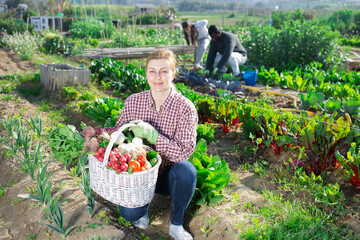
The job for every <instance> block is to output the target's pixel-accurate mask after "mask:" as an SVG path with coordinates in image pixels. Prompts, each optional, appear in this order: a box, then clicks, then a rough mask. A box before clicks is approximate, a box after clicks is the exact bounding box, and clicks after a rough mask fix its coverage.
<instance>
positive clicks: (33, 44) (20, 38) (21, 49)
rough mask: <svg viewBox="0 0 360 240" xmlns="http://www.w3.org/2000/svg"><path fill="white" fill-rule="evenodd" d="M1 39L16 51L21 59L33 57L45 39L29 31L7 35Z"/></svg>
mask: <svg viewBox="0 0 360 240" xmlns="http://www.w3.org/2000/svg"><path fill="white" fill-rule="evenodd" d="M1 41H2V42H3V44H4V45H5V46H6V47H8V48H10V49H11V50H13V51H14V52H16V54H18V55H19V56H20V59H21V60H27V59H31V58H32V57H33V56H34V53H35V52H36V51H38V50H39V49H40V46H41V45H42V43H43V39H42V38H41V37H40V36H39V35H38V34H37V33H34V34H31V33H30V32H28V31H26V32H24V33H19V32H15V33H13V35H6V36H5V37H4V38H3V39H2V40H1Z"/></svg>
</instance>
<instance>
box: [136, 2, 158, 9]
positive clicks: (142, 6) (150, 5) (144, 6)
mask: <svg viewBox="0 0 360 240" xmlns="http://www.w3.org/2000/svg"><path fill="white" fill-rule="evenodd" d="M135 7H137V8H155V6H154V5H152V4H150V3H144V4H135Z"/></svg>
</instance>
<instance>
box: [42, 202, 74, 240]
mask: <svg viewBox="0 0 360 240" xmlns="http://www.w3.org/2000/svg"><path fill="white" fill-rule="evenodd" d="M50 217H51V220H52V221H53V222H54V225H50V224H46V223H41V222H37V223H39V224H41V225H44V226H47V227H49V228H50V229H51V230H54V231H55V232H58V233H59V234H60V236H61V237H62V238H63V239H65V237H66V235H68V234H69V232H70V231H71V229H73V228H74V227H75V226H70V227H68V228H66V227H65V215H64V212H63V210H62V208H61V204H59V205H57V206H56V208H55V210H54V211H53V212H50Z"/></svg>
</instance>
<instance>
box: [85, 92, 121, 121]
mask: <svg viewBox="0 0 360 240" xmlns="http://www.w3.org/2000/svg"><path fill="white" fill-rule="evenodd" d="M123 105H124V103H123V101H122V100H121V99H115V98H109V97H105V98H101V99H100V98H97V99H96V100H95V101H94V102H91V103H81V104H79V106H80V108H81V109H83V110H82V111H83V113H84V114H85V115H87V116H88V117H90V118H91V119H93V120H94V121H95V122H96V123H98V124H101V126H102V127H113V126H115V124H116V121H117V118H118V116H119V114H120V111H121V109H122V107H123Z"/></svg>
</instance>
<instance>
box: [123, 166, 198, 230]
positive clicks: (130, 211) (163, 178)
mask: <svg viewBox="0 0 360 240" xmlns="http://www.w3.org/2000/svg"><path fill="white" fill-rule="evenodd" d="M196 178H197V174H196V168H195V167H194V165H193V164H192V163H191V162H188V161H182V162H177V163H175V164H174V165H172V166H171V168H170V169H169V170H167V171H165V172H164V173H162V174H159V176H158V179H157V182H156V189H155V192H156V193H159V194H162V195H170V196H171V216H170V222H171V224H173V225H182V224H183V222H184V214H185V210H186V208H187V207H188V206H189V203H190V201H191V199H192V197H193V195H194V192H195V187H196ZM148 207H149V204H147V205H145V206H143V207H139V208H126V207H122V206H120V205H119V210H120V215H121V216H122V217H123V218H125V219H126V220H127V221H130V222H133V221H136V220H138V219H140V218H141V217H143V216H144V215H145V214H146V212H147V209H148Z"/></svg>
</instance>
